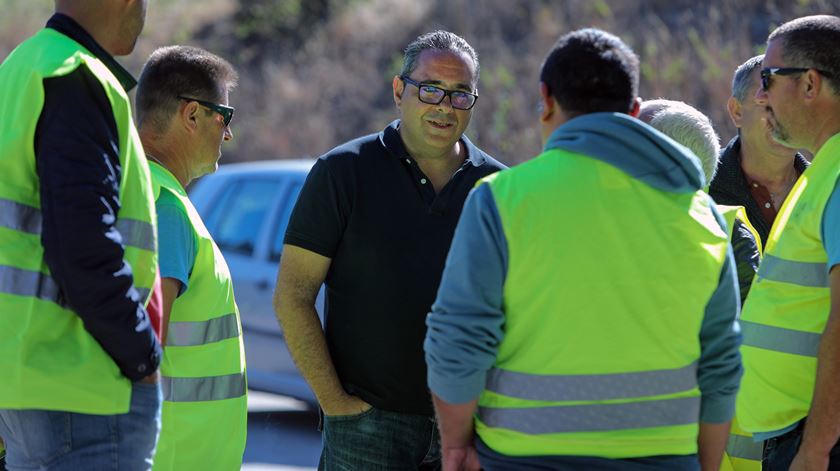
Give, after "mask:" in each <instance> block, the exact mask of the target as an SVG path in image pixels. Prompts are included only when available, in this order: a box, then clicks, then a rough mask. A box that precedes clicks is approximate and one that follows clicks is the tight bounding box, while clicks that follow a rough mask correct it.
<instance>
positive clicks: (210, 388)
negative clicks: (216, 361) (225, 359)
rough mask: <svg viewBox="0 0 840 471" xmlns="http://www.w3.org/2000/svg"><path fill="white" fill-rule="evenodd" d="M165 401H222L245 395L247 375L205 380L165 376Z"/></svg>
mask: <svg viewBox="0 0 840 471" xmlns="http://www.w3.org/2000/svg"><path fill="white" fill-rule="evenodd" d="M161 385H162V388H163V399H164V400H165V401H169V402H197V401H221V400H223V399H232V398H237V397H242V396H244V395H245V391H246V386H245V375H244V374H243V373H234V374H230V375H223V376H206V377H203V378H172V377H169V376H164V377H163V379H162V381H161Z"/></svg>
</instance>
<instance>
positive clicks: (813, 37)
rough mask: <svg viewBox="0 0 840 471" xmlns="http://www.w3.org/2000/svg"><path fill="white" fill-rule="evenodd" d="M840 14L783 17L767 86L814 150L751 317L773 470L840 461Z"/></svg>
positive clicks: (755, 401)
mask: <svg viewBox="0 0 840 471" xmlns="http://www.w3.org/2000/svg"><path fill="white" fill-rule="evenodd" d="M838 42H840V18H838V17H836V16H828V15H818V16H809V17H803V18H798V19H796V20H793V21H790V22H788V23H785V24H783V25H782V26H779V27H778V28H777V29H776V30H774V31H773V32H772V33H771V34H770V36H769V37H768V40H767V51H766V53H765V54H764V60H763V62H762V67H763V68H762V69H761V72H760V77H761V88H760V89H759V90H758V92H757V94H756V101H757V103H758V104H759V106H762V107H764V108H765V109H766V112H767V116H768V117H767V122H768V124H769V125H770V129H771V133H772V135H773V138H774V139H776V140H777V141H779V142H780V143H781V144H784V145H785V146H788V147H791V148H797V149H806V150H808V151H809V152H812V153H813V154H814V159H813V161H812V162H811V166H810V167H808V169H807V170H805V172H804V173H803V174H802V176H801V177H800V178H799V180H798V181H797V183H796V184H795V185H794V186H793V189H792V190H791V192H790V195H789V196H788V200H787V202H786V203H785V204H784V206H783V207H782V211H781V212H780V213H779V214H778V216H777V217H776V222H775V224H774V225H773V229H772V231H771V232H770V235H769V237H768V242H767V249H766V250H765V252H764V259H763V260H762V262H761V266H759V269H758V274H757V275H756V282H755V284H754V286H753V288H752V292H751V293H750V297H749V299H748V300H747V303H746V304H745V306H744V312H743V315H742V317H741V319H742V328H743V331H744V345H743V347H742V348H741V352H742V354H743V356H744V381H743V388H742V391H741V393H740V394H739V395H738V422H739V423H740V424H741V426H742V427H743V428H744V429H745V430H747V431H749V432H752V433H753V434H754V436H755V438H756V440H767V443H766V445H765V447H764V458H763V461H764V469H766V470H770V471H773V470H781V469H784V470H787V469H788V468H790V469H792V470H815V469H818V470H825V469H840V446H838V445H837V443H838V437H840V401H838V397H840V361H838V358H840V270H837V268H836V265H837V264H838V263H840V194H839V193H838V191H837V182H838V179H840V49H837V48H836V47H829V46H828V45H833V44H838Z"/></svg>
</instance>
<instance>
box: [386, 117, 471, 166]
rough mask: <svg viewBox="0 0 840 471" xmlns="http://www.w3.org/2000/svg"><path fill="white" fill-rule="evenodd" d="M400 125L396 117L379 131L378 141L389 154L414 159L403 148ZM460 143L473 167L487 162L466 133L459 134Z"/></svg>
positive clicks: (467, 160)
mask: <svg viewBox="0 0 840 471" xmlns="http://www.w3.org/2000/svg"><path fill="white" fill-rule="evenodd" d="M399 127H400V120H399V119H396V120H394V121H392V122H391V124H389V125H388V126H387V127H386V128H385V129H383V130H382V132H380V133H379V141H380V142H381V143H382V145H383V146H384V147H385V149H386V150H387V151H388V153H389V154H391V155H392V156H394V157H396V158H398V159H411V160H414V158H413V157H412V156H410V155H409V154H408V150H407V149H406V148H405V144H404V143H403V140H402V137H401V136H400V133H399V131H398V129H399ZM460 141H461V143H462V144H463V145H464V149H465V150H466V152H467V158H466V160H465V163H466V162H469V163H471V164H472V165H473V167H480V166H482V165H483V164H484V163H485V162H487V154H485V153H484V152H483V151H482V150H481V149H479V148H478V147H476V146H475V145H473V143H472V142H471V141H470V140H469V138H467V136H466V135H461V139H460Z"/></svg>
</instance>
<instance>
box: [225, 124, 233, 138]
mask: <svg viewBox="0 0 840 471" xmlns="http://www.w3.org/2000/svg"><path fill="white" fill-rule="evenodd" d="M232 139H233V129H231V128H230V125H228V126H225V140H226V141H230V140H232Z"/></svg>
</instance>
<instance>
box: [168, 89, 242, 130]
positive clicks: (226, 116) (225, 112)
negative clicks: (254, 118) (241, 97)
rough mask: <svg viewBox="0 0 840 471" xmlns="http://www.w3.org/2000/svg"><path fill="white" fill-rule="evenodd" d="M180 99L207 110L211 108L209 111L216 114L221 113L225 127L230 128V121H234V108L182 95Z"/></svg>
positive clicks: (179, 96)
mask: <svg viewBox="0 0 840 471" xmlns="http://www.w3.org/2000/svg"><path fill="white" fill-rule="evenodd" d="M178 99H180V100H184V101H194V102H196V103H198V104H199V105H201V106H203V107H205V108H209V109H211V110H213V111H215V112H216V113H219V114H220V115H222V119H223V120H224V122H225V126H230V121H231V120H232V119H233V110H234V108H233V107H232V106H227V105H220V104H218V103H213V102H210V101H204V100H198V99H196V98H189V97H185V96H181V95H178Z"/></svg>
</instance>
